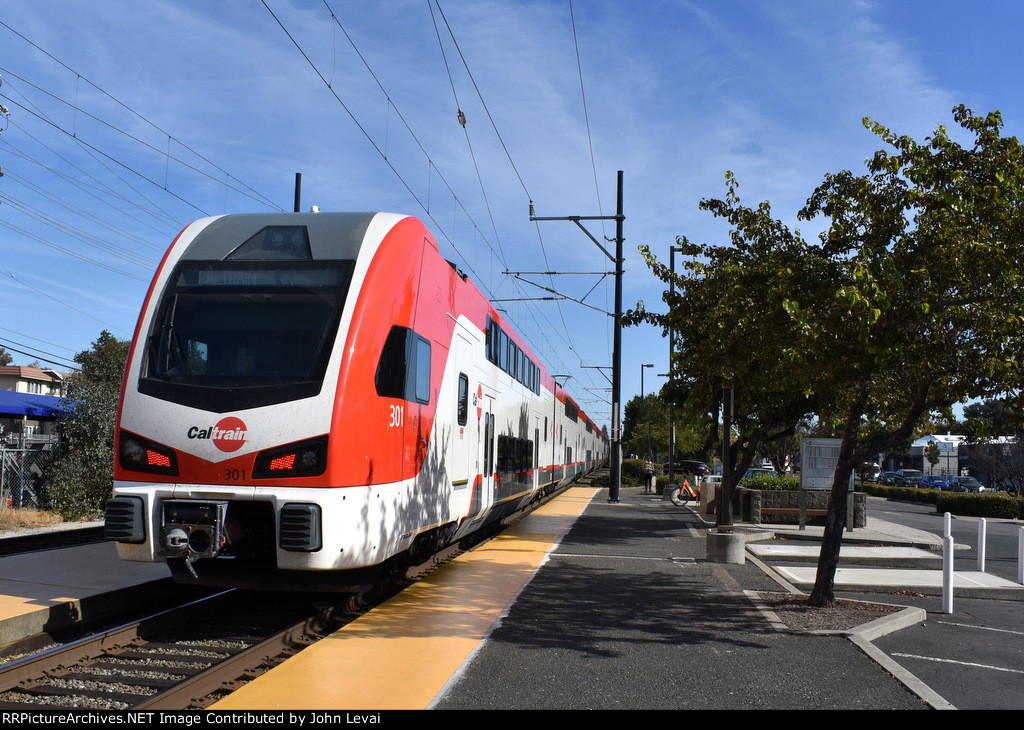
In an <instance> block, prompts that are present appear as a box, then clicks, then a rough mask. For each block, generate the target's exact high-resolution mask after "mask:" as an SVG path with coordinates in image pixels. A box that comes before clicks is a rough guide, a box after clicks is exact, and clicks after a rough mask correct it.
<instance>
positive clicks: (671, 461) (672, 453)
mask: <svg viewBox="0 0 1024 730" xmlns="http://www.w3.org/2000/svg"><path fill="white" fill-rule="evenodd" d="M676 251H679V252H680V253H682V251H683V247H682V246H669V247H668V259H669V270H670V271H671V272H672V278H670V279H669V280H668V288H669V291H670V292H671V294H673V295H674V294H675V293H676ZM671 298H674V297H670V299H671ZM670 314H671V313H670ZM671 321H672V320H671V318H670V319H669V322H671ZM675 351H676V331H675V329H674V328H673V327H672V326H671V325H669V329H668V373H667V375H668V378H669V380H671V379H672V356H673V355H674V354H675ZM668 420H669V428H670V429H671V432H670V434H669V442H670V443H669V447H668V483H669V484H675V483H676V406H675V401H674V399H673V398H669V404H668Z"/></svg>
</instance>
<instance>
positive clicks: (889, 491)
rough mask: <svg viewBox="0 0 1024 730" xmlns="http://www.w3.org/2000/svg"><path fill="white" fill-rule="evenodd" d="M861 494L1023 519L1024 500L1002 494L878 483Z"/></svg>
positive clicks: (956, 511)
mask: <svg viewBox="0 0 1024 730" xmlns="http://www.w3.org/2000/svg"><path fill="white" fill-rule="evenodd" d="M864 491H866V492H867V493H868V494H871V495H874V496H876V497H885V498H886V499H901V500H906V501H908V502H925V503H928V504H934V505H935V511H936V512H940V513H942V512H949V513H950V514H954V515H962V516H968V517H1001V518H1004V519H1024V497H1015V496H1013V495H1010V494H1004V493H1002V492H997V493H996V492H982V493H981V494H971V493H967V492H942V491H939V490H937V489H915V488H913V487H886V486H882V485H880V484H865V485H864Z"/></svg>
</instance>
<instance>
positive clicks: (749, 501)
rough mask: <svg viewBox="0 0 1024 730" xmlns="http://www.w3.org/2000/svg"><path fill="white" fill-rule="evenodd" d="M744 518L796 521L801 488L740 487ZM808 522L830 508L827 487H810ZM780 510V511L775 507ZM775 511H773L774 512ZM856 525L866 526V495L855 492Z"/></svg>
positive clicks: (758, 521)
mask: <svg viewBox="0 0 1024 730" xmlns="http://www.w3.org/2000/svg"><path fill="white" fill-rule="evenodd" d="M739 491H740V495H741V499H740V502H741V505H742V514H743V521H744V522H749V523H751V524H754V525H763V524H773V523H774V524H797V523H798V522H799V521H800V517H799V515H798V514H796V513H795V512H796V511H797V510H799V508H800V492H798V491H788V490H774V489H769V490H757V489H746V488H740V490H739ZM806 498H807V502H806V505H805V506H806V509H807V511H808V520H807V522H808V524H815V523H817V524H821V520H822V517H821V516H820V513H821V512H822V511H824V510H827V509H828V498H829V493H828V492H827V491H807V492H806ZM776 510H778V511H776ZM773 511H774V512H773ZM853 518H854V519H853V526H854V528H858V527H867V495H866V494H865V493H864V492H854V494H853Z"/></svg>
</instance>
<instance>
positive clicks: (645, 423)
mask: <svg viewBox="0 0 1024 730" xmlns="http://www.w3.org/2000/svg"><path fill="white" fill-rule="evenodd" d="M673 415H674V416H676V418H675V421H676V423H675V426H676V450H675V451H676V456H679V457H682V458H699V459H705V458H706V455H705V454H704V453H703V450H702V446H703V442H702V439H701V436H700V434H698V432H697V431H696V430H695V429H694V428H692V427H691V426H689V425H688V424H687V423H686V422H685V421H684V420H683V419H682V418H680V417H679V416H680V414H679V413H678V412H676V413H675V414H671V409H670V407H669V403H668V401H667V399H666V398H665V395H664V393H648V394H645V395H644V397H643V399H641V398H640V396H638V395H637V396H633V397H632V398H630V399H629V401H627V402H626V406H625V408H624V409H623V418H622V452H623V453H624V454H629V455H635V456H637V457H638V458H641V459H646V458H647V451H648V438H649V439H650V451H651V458H653V459H655V461H656V462H658V463H661V462H664V461H667V460H668V454H669V451H670V447H671V440H672V416H673Z"/></svg>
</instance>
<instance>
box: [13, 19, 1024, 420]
mask: <svg viewBox="0 0 1024 730" xmlns="http://www.w3.org/2000/svg"><path fill="white" fill-rule="evenodd" d="M2 7H3V14H2V16H0V22H2V23H3V25H2V26H0V49H2V51H0V79H2V84H0V104H2V105H3V106H5V107H6V108H7V109H8V112H9V114H8V116H6V117H4V118H3V119H0V166H2V168H3V170H4V173H5V174H4V176H3V177H0V345H3V346H4V347H6V348H7V349H8V351H10V352H12V354H13V355H14V357H15V363H16V364H27V363H28V362H30V361H32V360H36V359H38V360H41V361H42V360H44V359H51V360H56V361H57V362H58V363H70V362H71V359H72V357H73V355H74V353H75V352H78V351H80V350H83V349H86V348H88V347H89V345H90V343H91V342H92V341H93V340H95V339H96V337H97V336H98V335H99V333H100V331H101V330H103V329H107V330H109V331H111V332H112V333H113V334H114V335H115V336H118V337H122V338H127V337H129V336H130V334H131V332H132V330H133V329H134V325H135V320H136V318H137V316H138V310H139V307H140V305H141V303H142V299H143V297H144V295H145V291H146V288H147V286H148V282H149V279H150V277H151V276H152V273H153V271H154V270H155V267H156V265H157V263H158V262H159V260H160V257H161V255H162V253H163V251H164V250H165V249H166V247H167V246H168V245H169V244H170V242H171V240H172V239H173V237H174V236H175V235H176V234H177V233H178V231H179V230H180V229H181V228H183V227H184V226H185V225H186V224H187V223H188V222H190V221H191V220H193V219H196V218H200V217H203V216H205V215H210V214H220V213H232V212H248V211H268V210H275V209H277V210H284V211H288V210H291V209H292V207H293V197H294V182H295V173H302V206H303V209H308V208H309V207H310V206H311V205H317V206H319V207H320V209H321V210H357V211H366V210H384V211H390V212H398V213H408V214H411V215H416V216H419V217H421V218H423V219H424V220H425V221H426V222H427V224H428V226H429V227H430V228H431V230H432V231H433V232H434V234H435V236H436V237H437V238H438V240H439V242H440V245H441V249H442V252H443V253H444V254H445V255H446V256H447V257H449V258H451V259H453V260H455V261H456V262H457V263H458V264H459V266H460V267H461V268H463V269H464V270H466V271H467V273H469V274H470V276H471V277H473V279H474V280H476V281H477V283H478V284H479V285H480V286H481V288H482V289H483V290H484V291H485V293H488V294H489V295H490V296H492V298H495V299H503V300H504V299H523V298H526V297H537V296H546V295H547V293H546V292H544V291H543V290H541V289H539V288H537V287H535V286H533V285H531V284H529V283H526V282H524V281H522V280H521V279H516V278H514V277H512V276H509V275H506V274H505V272H506V271H512V272H537V271H559V272H567V273H568V272H605V271H608V270H609V268H610V262H609V261H608V260H607V258H606V257H605V256H604V254H602V253H601V251H600V250H598V248H597V247H596V246H595V245H594V244H593V243H592V242H590V241H589V240H588V239H587V238H586V237H585V236H584V235H583V233H582V232H581V231H579V230H578V229H577V228H576V227H575V226H574V225H572V224H571V223H567V222H542V223H536V222H531V221H530V220H529V204H530V202H531V201H532V202H533V205H534V209H535V213H536V215H537V216H550V217H560V216H568V215H605V216H610V215H613V214H614V212H615V194H616V190H615V182H616V172H617V171H618V170H622V171H623V173H624V210H625V215H626V221H625V226H624V234H625V239H626V245H625V258H626V261H625V271H626V275H625V278H624V304H625V305H626V306H627V307H629V306H632V305H633V304H635V303H636V301H637V300H638V299H643V300H645V302H646V304H647V306H648V307H649V308H651V309H659V308H660V306H661V305H660V292H661V291H662V288H663V287H662V286H661V284H660V282H658V281H657V280H655V279H654V278H653V277H652V276H651V275H650V273H649V272H648V271H647V269H646V267H645V266H644V264H643V262H642V260H641V259H640V257H639V255H638V254H637V252H636V249H637V246H638V245H639V244H647V245H649V246H651V247H652V249H653V250H654V251H655V252H656V253H658V254H659V255H660V256H662V257H664V258H665V259H667V257H668V251H669V247H670V246H671V245H673V244H674V242H675V238H676V236H677V235H685V236H686V237H687V238H689V239H690V240H692V241H698V242H709V243H714V242H720V241H723V240H724V236H725V230H724V229H723V228H722V226H721V224H719V223H717V222H716V221H714V220H713V219H711V218H710V216H708V215H707V214H705V213H703V212H701V211H700V210H699V209H698V203H699V202H700V200H701V199H702V198H704V197H719V196H721V195H723V194H724V191H725V186H724V175H725V172H726V171H727V170H731V171H733V172H734V173H735V174H736V176H737V178H738V180H739V183H740V195H741V199H742V200H743V202H744V203H746V204H748V205H755V204H757V203H759V202H761V201H762V200H769V201H770V202H771V204H772V208H773V211H774V212H775V214H776V215H777V216H778V217H779V218H781V219H782V220H784V221H786V222H788V223H789V224H790V225H792V226H794V227H800V228H802V229H803V231H804V233H805V234H807V235H810V234H812V233H813V225H810V226H809V225H807V224H803V225H801V224H798V223H797V222H796V220H795V214H796V211H797V210H798V209H799V208H800V206H801V204H802V203H803V201H804V200H805V199H806V197H807V196H808V195H809V194H810V192H811V191H812V190H813V189H814V187H815V185H816V184H817V183H818V182H820V181H821V179H822V177H823V176H824V175H825V174H826V173H828V172H835V171H838V170H840V169H852V170H854V171H857V172H859V171H862V170H863V162H864V160H865V159H866V158H867V157H868V156H869V155H870V154H871V153H872V152H873V151H874V150H876V149H878V148H879V147H880V146H881V145H880V143H879V141H878V140H877V139H875V138H874V137H873V136H872V135H871V134H869V133H868V132H867V131H866V130H865V129H864V128H863V126H862V125H861V119H862V118H863V117H865V116H870V117H872V118H874V119H876V120H878V121H880V122H882V123H883V124H885V125H886V126H888V127H890V128H891V129H893V130H894V131H898V132H900V133H905V134H910V135H912V136H914V137H916V138H923V137H924V136H926V135H928V134H929V133H930V132H931V131H932V129H934V127H935V126H936V125H939V124H946V125H951V124H952V118H951V114H950V110H951V109H952V108H953V106H955V105H957V104H960V103H964V104H966V105H968V106H969V107H971V108H973V109H975V110H976V111H978V112H988V111H991V110H993V109H999V110H1000V111H1001V112H1002V113H1003V115H1004V119H1005V121H1006V133H1007V134H1015V135H1018V136H1020V135H1021V133H1022V131H1024V95H1022V92H1021V84H1020V82H1019V73H1020V68H1021V65H1022V64H1021V61H1022V53H1021V51H1020V50H1019V45H1018V43H1017V37H1018V36H1019V35H1020V31H1021V30H1022V28H1024V4H1022V3H1018V2H1011V1H1009V0H988V1H985V0H982V1H981V2H974V3H967V2H945V1H943V0H932V1H931V2H925V1H923V0H901V1H899V2H896V1H890V2H871V1H868V0H834V1H831V2H811V1H802V0H793V1H792V2H781V1H780V2H767V1H763V2H755V1H753V0H721V1H716V2H697V1H696V0H694V1H692V2H684V1H676V2H657V1H656V2H644V3H631V2H614V1H611V0H608V1H605V0H589V1H588V0H576V1H575V2H573V3H571V5H570V2H569V1H568V0H550V1H549V0H536V1H533V2H525V1H524V2H512V1H511V0H507V1H505V2H499V1H497V0H489V1H487V0H480V1H478V0H460V1H453V0H439V3H434V4H431V3H429V2H428V0H415V1H413V0H409V1H406V0H395V1H393V2H388V3H376V2H374V3H342V2H341V0H328V2H326V3H325V2H323V0H265V2H264V1H263V0H218V2H202V1H200V0H181V1H179V2H170V1H169V0H149V1H147V2H141V3H140V2H136V1H134V0H92V1H91V2H88V3H85V2H80V1H78V2H76V1H73V0H48V1H47V2H39V1H38V0H4V3H3V5H2ZM332 12H333V17H332ZM577 49H578V52H577ZM460 108H461V109H462V111H463V112H464V114H465V117H466V119H467V123H466V126H465V128H463V127H462V126H461V125H460V124H459V122H458V119H457V112H458V110H459V109H460ZM587 227H588V229H589V230H590V231H591V233H593V234H594V235H595V236H596V237H597V238H598V239H601V238H604V237H607V238H612V237H613V236H614V225H613V224H611V223H607V224H604V225H602V224H601V223H600V222H596V221H595V222H592V223H588V224H587ZM606 245H607V246H611V244H610V243H609V244H606ZM523 278H526V279H528V280H530V281H533V282H534V283H536V284H542V285H544V286H549V287H552V288H555V289H557V290H558V291H560V292H563V293H566V294H568V295H570V296H572V297H574V298H577V299H578V298H583V297H584V296H585V297H586V298H585V301H586V302H587V303H588V304H591V305H593V306H594V307H596V308H598V309H601V310H606V311H610V310H611V309H612V306H613V293H614V288H613V283H612V279H611V277H603V278H602V277H601V276H600V275H595V274H574V275H564V276H557V277H550V278H549V277H545V276H536V275H535V276H528V275H524V277H523ZM502 307H503V308H504V309H505V310H506V311H507V313H508V315H509V316H510V318H511V319H512V321H513V322H515V323H516V325H517V326H518V328H519V330H520V331H521V332H522V333H523V334H524V335H525V337H526V338H527V339H528V341H529V342H530V343H531V344H532V345H533V346H534V348H535V349H536V350H537V351H538V352H539V354H540V355H541V357H542V358H543V359H544V360H545V361H546V362H547V364H548V365H549V368H550V369H551V370H552V371H553V372H557V373H564V374H570V375H572V376H573V378H572V380H570V381H569V388H570V389H571V390H572V391H573V392H574V393H575V394H576V395H577V397H578V398H579V400H580V401H581V402H582V404H583V405H584V408H585V409H586V410H587V411H588V412H590V413H591V414H592V415H593V416H594V418H595V420H597V421H598V423H602V424H604V423H607V422H608V421H609V413H610V404H609V402H608V401H609V400H610V388H609V385H610V384H609V382H608V380H606V379H605V378H604V377H603V376H602V374H601V373H602V372H606V373H609V376H610V371H608V370H604V371H602V370H599V369H598V368H599V367H607V366H610V364H611V358H612V328H611V318H610V317H608V316H607V315H606V314H603V313H601V312H597V311H595V310H594V309H590V308H587V307H584V306H580V305H578V304H575V303H573V302H572V301H568V300H567V301H562V302H560V303H555V302H551V301H529V302H526V301H507V302H503V303H502ZM18 350H21V351H24V352H26V353H29V354H21V353H20V352H17V351H18ZM623 350H624V354H623V388H622V400H623V403H625V402H626V401H627V400H628V399H629V398H630V397H631V396H633V395H635V394H637V393H639V391H640V386H641V384H640V372H641V364H643V363H652V364H653V365H654V367H653V368H650V369H648V370H646V371H645V376H644V390H645V391H646V392H650V391H651V390H652V389H655V388H657V387H659V386H660V385H661V383H662V382H663V379H662V378H660V377H657V374H658V373H664V372H665V370H666V369H667V355H668V352H667V344H666V342H665V340H664V339H662V337H661V333H660V332H656V331H654V330H652V329H649V328H636V329H626V330H625V331H624V335H623Z"/></svg>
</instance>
